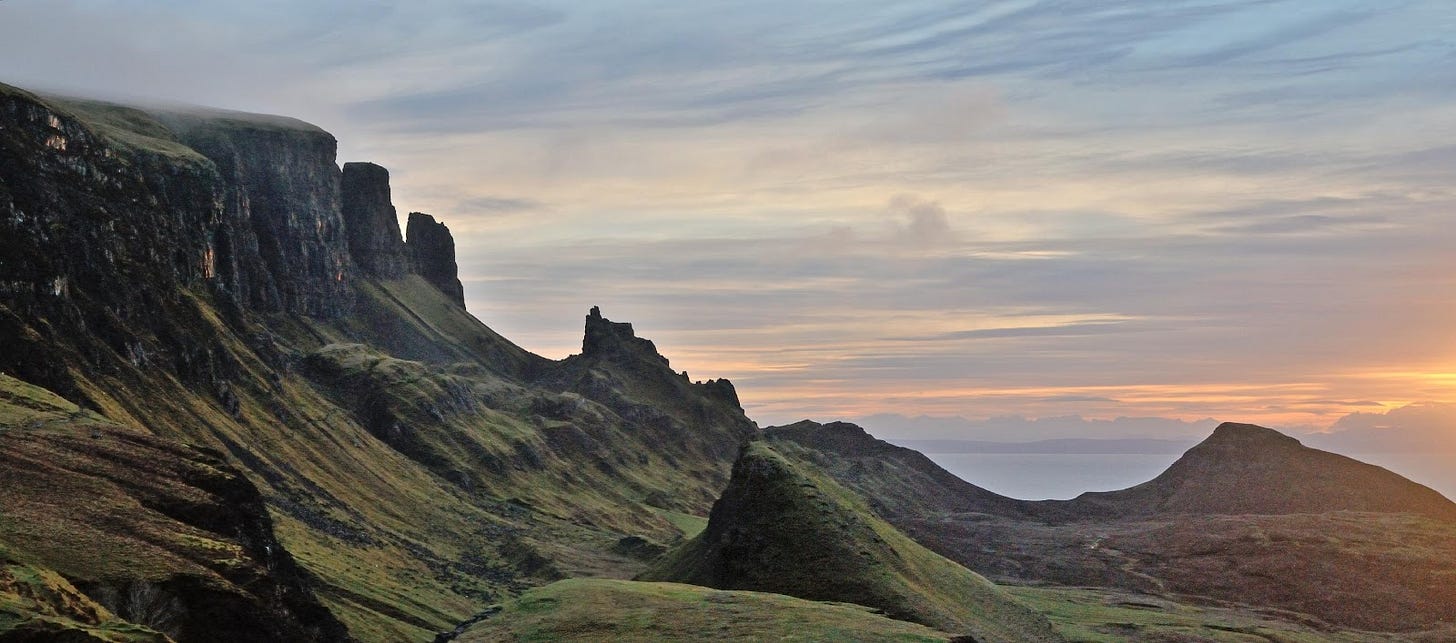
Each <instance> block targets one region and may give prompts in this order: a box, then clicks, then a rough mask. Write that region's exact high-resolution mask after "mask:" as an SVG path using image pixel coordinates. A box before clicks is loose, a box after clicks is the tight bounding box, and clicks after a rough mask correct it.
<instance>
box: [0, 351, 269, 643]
mask: <svg viewBox="0 0 1456 643" xmlns="http://www.w3.org/2000/svg"><path fill="white" fill-rule="evenodd" d="M220 464H221V462H220V461H219V460H216V459H215V458H214V456H212V455H209V454H206V453H203V452H199V451H196V450H195V449H193V448H191V447H188V446H185V445H180V444H175V443H168V442H165V441H162V440H158V439H156V438H155V437H152V436H149V435H146V434H143V433H138V432H135V431H133V430H131V429H129V428H127V427H125V426H122V425H120V424H117V423H115V422H111V421H109V420H106V419H105V418H102V417H100V416H98V415H96V414H95V413H92V412H88V411H85V410H82V409H80V408H78V407H77V406H76V405H74V404H72V403H70V402H67V401H66V400H64V399H61V398H60V397H58V396H55V395H54V394H52V393H50V392H49V391H46V390H45V389H41V388H39V387H36V386H32V385H30V384H27V383H25V382H22V381H20V380H16V379H14V378H12V377H9V376H7V375H3V374H0V488H3V489H4V490H5V492H4V493H3V494H0V543H3V544H0V558H3V562H4V565H5V567H4V569H3V571H0V605H3V609H0V612H3V614H0V632H4V631H6V630H10V629H16V628H19V629H21V630H25V629H27V628H36V627H48V628H51V629H52V630H54V629H56V628H69V629H75V630H77V631H85V632H87V633H88V634H90V635H92V636H97V637H100V638H102V639H103V640H160V639H161V638H162V637H161V636H160V635H158V634H156V633H155V632H153V631H152V630H149V629H146V628H143V627H140V626H135V625H131V624H128V623H125V622H124V621H122V620H121V619H119V618H116V617H115V616H113V615H112V614H111V613H110V612H108V611H107V610H106V609H105V608H103V607H101V606H99V605H97V604H95V603H94V602H93V601H92V599H91V598H88V597H87V596H86V595H85V594H82V593H80V592H79V591H77V590H76V589H75V587H73V586H72V583H73V582H74V583H77V584H81V583H85V584H86V585H87V586H90V587H91V588H92V589H90V590H88V591H90V592H92V594H93V595H96V592H98V591H101V592H107V591H113V590H115V591H121V592H123V593H124V592H125V591H128V590H127V588H133V589H135V588H136V587H137V584H138V583H143V584H145V586H149V587H155V588H165V587H167V586H169V585H171V584H174V583H177V582H179V581H178V579H182V578H187V579H194V580H192V581H183V582H184V583H185V584H186V585H187V586H188V587H190V588H192V589H190V590H188V591H189V596H188V597H182V602H183V603H188V602H189V601H192V602H191V605H192V607H194V608H196V609H206V608H208V604H206V603H202V602H197V601H196V600H193V599H197V600H202V599H201V596H202V593H201V592H206V593H207V594H208V595H209V596H210V597H212V598H208V599H207V600H208V601H211V600H213V599H214V598H216V597H228V598H225V599H223V600H228V601H236V605H235V607H236V609H238V610H241V609H243V608H242V607H241V605H242V604H244V603H246V604H248V605H249V606H250V607H249V608H248V609H250V610H258V609H271V607H263V606H262V604H261V603H260V601H259V596H250V594H251V593H253V592H263V595H262V597H263V598H262V600H263V601H268V600H271V599H275V598H276V596H275V595H274V594H272V592H274V591H278V590H277V586H276V585H273V584H271V583H270V582H268V581H264V580H263V577H264V576H265V575H266V574H270V573H275V572H277V571H278V570H276V569H272V568H273V566H274V565H275V564H276V563H275V562H274V561H264V560H259V559H257V558H256V557H255V556H254V555H253V554H252V553H250V552H249V551H248V549H247V547H248V546H249V545H248V542H247V541H245V540H244V539H245V538H250V537H251V536H249V535H247V533H244V531H245V527H244V526H243V525H239V524H237V523H236V521H237V520H238V518H239V517H240V516H241V513H240V512H241V511H243V510H244V509H243V507H241V506H238V505H235V504H231V503H234V502H236V501H239V500H240V499H238V498H232V497H224V496H221V495H217V494H227V493H231V492H232V491H233V490H236V489H238V485H239V484H242V483H240V482H236V481H237V480H238V478H236V477H235V476H236V474H235V473H233V472H230V471H226V470H223V469H219V468H217V467H218V465H220ZM258 512H259V513H258V515H261V507H260V508H259V509H258ZM189 521H190V522H189ZM234 530H237V533H234ZM173 591H175V590H171V589H161V590H159V592H173ZM158 595H159V596H162V597H163V598H162V599H160V600H171V599H168V598H166V597H165V596H166V595H165V594H158ZM121 600H123V602H124V601H125V599H121ZM158 604H161V603H158ZM254 614H256V612H255V613H254ZM158 617H159V618H163V617H165V618H166V619H167V621H166V622H163V623H151V622H149V621H146V620H145V619H141V620H142V622H147V623H148V624H150V625H154V626H157V627H159V628H160V629H166V628H167V627H172V628H181V627H183V622H182V621H181V620H179V619H181V618H183V615H182V612H181V608H180V607H179V608H178V610H177V611H176V613H175V614H171V615H166V614H162V615H159V616H158ZM255 617H256V616H255V615H254V616H249V618H255ZM267 618H269V619H270V620H271V619H273V618H274V617H271V616H270V617H267ZM164 626H165V627H164ZM47 631H50V630H47Z"/></svg>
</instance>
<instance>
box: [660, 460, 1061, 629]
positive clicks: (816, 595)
mask: <svg viewBox="0 0 1456 643" xmlns="http://www.w3.org/2000/svg"><path fill="white" fill-rule="evenodd" d="M641 578H642V579H643V580H662V581H678V582H687V583H693V584H699V585H705V586H709V587H720V588H724V589H749V590H755V591H767V592H775V593H782V594H788V595H791V596H799V597H803V598H807V599H813V600H835V601H845V602H851V603H858V604H861V605H868V606H872V607H876V608H880V609H883V610H884V611H885V613H886V614H888V615H890V616H892V617H895V618H900V619H905V620H912V621H916V622H920V623H925V624H928V625H932V626H934V627H938V628H941V629H944V630H947V631H954V632H967V633H972V634H974V635H975V636H977V637H978V638H979V639H982V640H987V641H1028V640H1053V639H1055V638H1056V637H1055V635H1054V634H1053V633H1052V631H1051V627H1050V625H1049V624H1048V623H1047V622H1046V621H1045V619H1043V618H1042V617H1041V616H1040V615H1038V614H1037V613H1035V612H1034V611H1032V610H1030V609H1028V608H1026V607H1024V606H1022V605H1020V604H1018V603H1017V602H1016V601H1015V600H1014V599H1012V598H1010V597H1009V596H1007V595H1006V594H1005V593H1004V592H1002V591H1001V590H1000V589H999V588H997V587H996V586H995V585H993V584H991V583H990V582H989V581H987V580H986V579H984V578H982V577H980V576H979V575H977V574H975V573H973V572H971V571H969V570H967V569H965V568H964V567H961V566H960V565H957V564H955V563H953V562H951V561H949V560H947V559H945V558H943V557H941V556H939V555H937V554H935V553H933V552H931V551H929V550H927V549H925V548H924V547H921V546H920V545H918V544H917V543H915V542H914V541H912V540H910V539H909V538H907V537H905V536H904V535H903V534H901V533H900V532H898V531H897V530H895V529H894V528H893V527H891V526H890V525H889V524H887V523H885V522H884V521H882V520H880V519H878V518H876V517H875V516H874V514H873V513H871V512H870V511H869V508H868V507H867V506H866V505H865V504H864V501H863V500H862V499H860V498H859V497H858V496H856V495H855V494H853V493H852V492H850V491H848V490H846V489H845V488H843V487H841V486H839V485H838V484H837V483H835V482H834V481H833V480H831V479H829V478H828V477H827V476H825V475H823V474H822V473H821V472H819V471H817V470H816V469H815V468H814V466H813V465H812V464H809V463H806V462H797V461H791V460H790V459H788V458H786V457H785V456H784V455H782V454H780V453H779V452H777V451H775V450H774V449H773V448H772V447H770V446H769V445H768V444H766V443H764V442H762V441H758V442H753V443H750V444H749V445H748V446H747V447H745V449H744V452H743V455H742V456H741V457H740V458H739V460H738V462H737V463H736V464H735V465H734V479H733V482H732V483H730V485H729V488H728V490H727V491H725V492H724V495H723V498H722V499H720V500H719V502H718V504H717V505H715V506H714V508H713V513H712V515H711V518H710V521H709V524H708V528H707V530H705V531H704V532H703V533H702V534H700V535H699V536H697V537H696V538H694V539H692V540H691V541H689V542H687V543H685V544H684V545H683V546H681V547H679V548H677V549H676V550H674V551H672V552H670V553H669V554H668V556H667V557H666V558H664V559H663V560H662V561H660V562H659V563H658V565H657V566H655V567H654V568H653V569H652V570H650V571H649V572H648V573H646V574H644V575H643V576H642V577H641Z"/></svg>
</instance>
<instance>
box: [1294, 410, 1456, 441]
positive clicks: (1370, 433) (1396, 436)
mask: <svg viewBox="0 0 1456 643" xmlns="http://www.w3.org/2000/svg"><path fill="white" fill-rule="evenodd" d="M1305 441H1306V442H1307V443H1309V444H1310V445H1311V446H1317V447H1319V448H1323V449H1330V450H1333V451H1339V452H1341V453H1456V405H1451V404H1432V403H1424V404H1409V405H1405V406H1401V407H1399V408H1394V409H1390V410H1389V411H1385V412H1383V413H1379V412H1360V413H1351V414H1349V415H1346V416H1344V417H1342V418H1340V419H1339V420H1338V421H1336V422H1335V423H1334V424H1333V425H1332V426H1331V427H1330V430H1329V431H1328V432H1322V433H1317V434H1312V435H1310V436H1308V437H1307V438H1306V440H1305Z"/></svg>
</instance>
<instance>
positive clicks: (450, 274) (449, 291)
mask: <svg viewBox="0 0 1456 643" xmlns="http://www.w3.org/2000/svg"><path fill="white" fill-rule="evenodd" d="M405 245H406V247H408V248H409V253H410V256H411V257H412V258H413V259H414V264H415V271H416V272H417V273H419V275H420V276H421V277H424V278H425V281H428V282H430V283H431V284H433V285H434V286H435V287H436V288H439V289H440V292H443V293H445V295H446V296H447V297H449V298H450V300H451V301H454V302H455V303H456V304H459V305H460V307H461V308H464V307H465V287H464V286H462V285H460V277H459V273H460V268H459V266H457V265H455V238H454V237H452V236H450V229H449V228H447V227H445V224H443V223H439V222H437V221H435V217H432V216H430V215H428V214H424V213H422V212H411V213H410V215H409V224H408V226H407V227H406V228H405Z"/></svg>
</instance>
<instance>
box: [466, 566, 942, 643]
mask: <svg viewBox="0 0 1456 643" xmlns="http://www.w3.org/2000/svg"><path fill="white" fill-rule="evenodd" d="M708 638H711V639H713V640H721V641H769V640H772V641H780V640H791V641H906V642H909V641H944V640H946V639H947V638H949V636H948V635H946V634H943V633H940V632H936V631H935V630H932V629H930V628H927V627H925V626H922V625H916V624H913V623H906V622H903V621H896V620H892V619H888V618H885V617H883V616H877V615H875V614H873V613H871V612H870V611H869V610H866V609H865V608H863V607H859V606H857V605H847V604H829V603H814V602H810V601H805V600H802V599H797V598H791V597H788V596H782V595H778V594H764V593H759V592H734V591H720V590H713V589H707V588H703V587H696V586H693V585H680V584H676V583H643V582H632V581H621V580H586V579H575V580H565V581H560V582H557V583H553V584H551V585H547V586H545V587H541V588H538V589H535V590H532V591H530V592H527V593H526V594H525V595H523V596H521V597H520V598H519V599H517V600H515V601H512V602H511V603H509V604H508V605H506V606H505V609H504V611H502V612H501V613H500V614H497V615H495V616H493V617H492V618H490V619H489V620H487V621H485V622H483V623H481V624H479V625H477V626H475V627H473V628H471V629H470V630H468V631H467V632H466V633H465V635H464V636H462V637H461V638H460V639H459V640H460V641H462V642H464V641H603V640H612V641H689V640H703V639H708Z"/></svg>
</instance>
